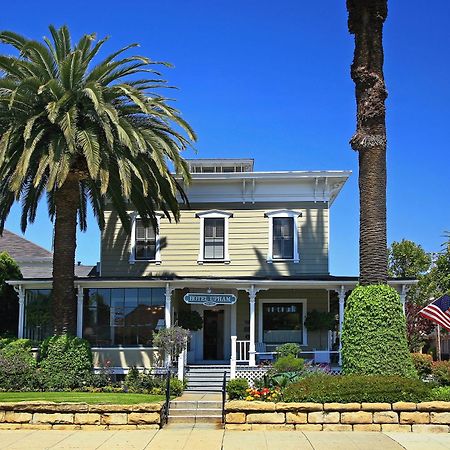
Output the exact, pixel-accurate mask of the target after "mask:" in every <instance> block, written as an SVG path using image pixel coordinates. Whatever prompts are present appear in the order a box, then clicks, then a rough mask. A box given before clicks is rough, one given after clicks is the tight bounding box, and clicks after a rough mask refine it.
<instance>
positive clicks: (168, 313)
mask: <svg viewBox="0 0 450 450" xmlns="http://www.w3.org/2000/svg"><path fill="white" fill-rule="evenodd" d="M173 291H174V288H171V287H170V284H169V283H166V293H165V297H166V305H165V308H164V320H165V324H166V328H170V327H171V325H172V292H173Z"/></svg>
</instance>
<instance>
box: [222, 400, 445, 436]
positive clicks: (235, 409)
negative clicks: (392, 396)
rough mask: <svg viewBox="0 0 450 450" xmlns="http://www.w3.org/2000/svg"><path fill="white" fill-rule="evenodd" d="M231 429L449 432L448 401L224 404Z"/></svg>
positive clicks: (254, 402) (249, 402)
mask: <svg viewBox="0 0 450 450" xmlns="http://www.w3.org/2000/svg"><path fill="white" fill-rule="evenodd" d="M225 411H226V416H225V422H226V423H225V427H226V428H227V429H230V430H242V431H247V430H261V429H274V430H287V431H289V430H300V431H407V432H411V431H412V432H432V433H448V432H449V425H450V402H438V401H436V402H421V403H413V402H396V403H357V402H354V403H311V402H305V403H282V402H278V403H273V402H264V401H242V400H234V401H229V402H227V403H226V404H225Z"/></svg>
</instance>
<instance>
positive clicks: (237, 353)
mask: <svg viewBox="0 0 450 450" xmlns="http://www.w3.org/2000/svg"><path fill="white" fill-rule="evenodd" d="M249 360H250V341H241V340H239V341H238V340H237V336H231V358H230V379H232V380H233V379H234V378H236V363H238V362H249Z"/></svg>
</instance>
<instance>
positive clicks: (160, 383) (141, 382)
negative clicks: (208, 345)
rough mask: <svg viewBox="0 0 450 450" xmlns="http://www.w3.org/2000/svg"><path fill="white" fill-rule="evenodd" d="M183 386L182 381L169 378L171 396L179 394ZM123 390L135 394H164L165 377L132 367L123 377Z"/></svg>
mask: <svg viewBox="0 0 450 450" xmlns="http://www.w3.org/2000/svg"><path fill="white" fill-rule="evenodd" d="M184 388H185V385H184V383H183V382H182V381H180V380H178V379H177V378H173V377H172V378H171V379H170V395H171V396H175V397H178V396H180V395H181V394H182V393H183V390H184ZM125 390H126V391H127V392H132V393H135V394H153V395H164V394H165V392H166V377H165V376H164V377H161V376H155V375H153V374H151V373H148V372H140V371H139V370H138V369H137V368H136V367H132V368H131V369H130V370H129V371H128V373H127V376H126V377H125Z"/></svg>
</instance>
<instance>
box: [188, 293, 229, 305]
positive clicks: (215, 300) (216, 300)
mask: <svg viewBox="0 0 450 450" xmlns="http://www.w3.org/2000/svg"><path fill="white" fill-rule="evenodd" d="M236 300H237V299H236V296H235V295H233V294H211V293H205V294H194V293H189V294H186V295H185V296H184V301H185V302H186V303H188V304H190V305H205V306H217V305H233V304H234V303H236Z"/></svg>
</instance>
